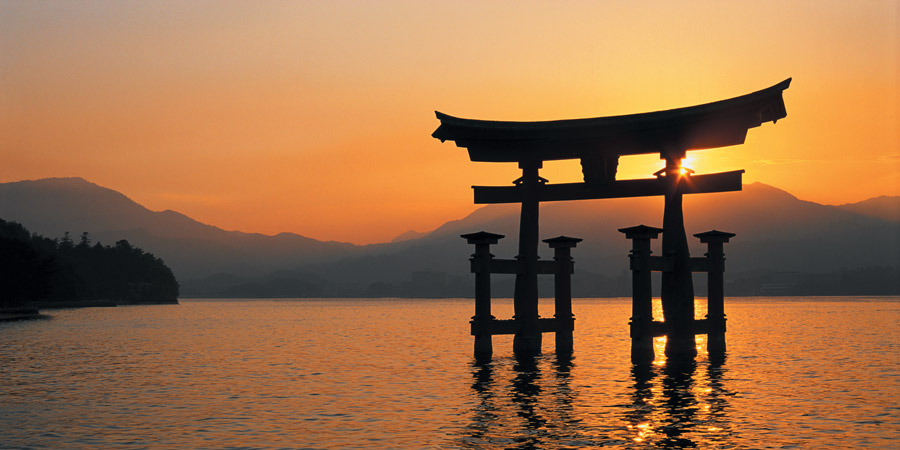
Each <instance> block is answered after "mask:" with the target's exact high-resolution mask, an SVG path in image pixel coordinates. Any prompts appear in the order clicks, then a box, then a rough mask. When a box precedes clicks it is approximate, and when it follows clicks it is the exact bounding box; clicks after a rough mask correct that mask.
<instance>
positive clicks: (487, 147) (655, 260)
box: [432, 78, 791, 363]
mask: <svg viewBox="0 0 900 450" xmlns="http://www.w3.org/2000/svg"><path fill="white" fill-rule="evenodd" d="M790 83H791V79H790V78H788V79H787V80H784V81H782V82H781V83H778V84H776V85H774V86H771V87H769V88H766V89H763V90H760V91H757V92H753V93H751V94H747V95H743V96H739V97H734V98H731V99H727V100H721V101H717V102H713V103H707V104H702V105H696V106H690V107H685V108H678V109H672V110H666V111H656V112H649V113H642V114H631V115H624V116H610V117H598V118H590V119H575V120H556V121H545V122H500V121H487V120H472V119H462V118H457V117H453V116H449V115H447V114H443V113H440V112H437V111H435V114H436V116H437V118H438V120H440V122H441V125H440V126H439V127H438V128H437V130H435V131H434V133H433V134H432V136H433V137H435V138H437V139H440V140H441V142H444V141H448V140H450V141H455V142H456V145H457V146H458V147H463V148H466V149H468V152H469V158H470V160H472V161H482V162H498V163H513V162H515V163H518V165H519V168H521V169H522V176H521V177H520V178H519V179H517V180H515V181H514V182H513V184H514V185H513V186H473V189H474V191H475V203H476V204H491V203H521V219H520V224H519V254H518V256H517V257H516V259H515V260H497V259H493V257H492V255H490V252H489V251H488V249H489V245H490V244H495V243H496V242H497V240H498V239H500V238H502V237H503V236H500V235H494V234H491V233H484V232H482V233H473V234H468V235H464V236H463V237H464V238H466V239H467V240H468V241H469V243H471V244H475V245H476V254H475V255H473V258H472V262H473V267H472V271H473V272H475V273H476V274H480V275H479V276H480V277H481V278H479V277H476V315H475V317H473V320H472V334H473V335H475V353H476V355H478V354H481V355H490V353H491V351H492V348H491V335H493V334H515V338H514V340H513V351H514V352H515V353H516V354H536V353H540V350H541V333H542V332H547V331H550V332H556V334H557V351H567V350H570V349H571V330H572V320H573V318H572V316H571V297H570V296H571V294H570V293H569V294H568V295H569V299H568V300H567V299H565V298H562V299H561V298H560V296H562V297H565V296H566V292H563V293H562V294H560V287H559V283H560V282H561V280H560V275H565V279H566V280H568V276H569V274H571V272H572V268H571V258H570V257H569V256H568V249H569V248H571V247H574V246H575V244H576V243H577V242H578V241H580V239H574V238H566V237H564V236H561V237H560V238H556V239H555V240H548V243H550V245H551V247H554V246H555V248H557V258H556V261H555V262H552V263H549V264H542V263H543V262H541V261H538V239H539V231H538V208H539V204H540V202H544V201H562V200H586V199H604V198H623V197H641V196H653V195H662V196H665V207H664V211H663V224H662V225H663V226H662V229H659V228H652V227H646V226H638V227H630V228H623V229H621V230H620V231H622V232H623V233H625V234H626V237H627V238H628V239H633V240H634V250H633V251H632V255H631V258H632V262H631V268H632V271H633V277H634V283H633V285H634V292H633V302H634V305H633V315H632V320H631V337H632V360H633V361H634V362H636V363H639V362H648V359H649V361H652V360H653V348H652V338H653V336H661V335H665V336H667V341H666V356H667V357H668V358H670V359H693V358H694V356H696V344H695V341H694V336H695V334H696V333H697V332H706V333H709V335H710V338H711V339H710V346H711V347H710V348H711V349H712V347H713V346H716V347H718V348H720V349H721V350H724V342H725V341H724V332H725V317H724V311H723V310H722V308H721V305H719V304H715V305H713V304H711V305H710V307H709V310H710V313H711V315H709V316H708V319H707V320H708V321H705V322H701V321H695V320H694V289H693V281H692V279H691V272H692V270H693V271H709V272H710V274H711V276H710V286H711V288H712V289H714V290H716V291H719V292H718V294H717V293H710V295H709V298H710V301H711V302H713V300H714V299H716V300H717V301H719V302H720V300H719V299H720V298H721V289H722V288H721V271H723V270H724V265H723V261H724V258H723V257H722V251H721V249H722V243H724V242H727V241H728V239H729V238H730V237H733V236H734V235H733V234H731V233H722V232H718V231H715V230H713V231H711V232H707V233H700V234H698V235H697V237H699V238H700V239H701V242H704V243H708V244H709V245H710V253H708V254H707V259H706V260H703V261H701V260H702V259H703V258H691V257H690V254H689V252H688V243H687V237H686V234H685V229H684V216H683V212H682V196H683V195H684V194H698V193H710V192H726V191H739V190H741V181H742V174H743V172H744V171H743V170H737V171H732V172H722V173H713V174H707V175H694V174H692V173H691V172H690V171H687V170H686V169H685V170H683V169H682V167H681V162H682V160H683V159H684V157H685V155H686V152H687V151H689V150H700V149H709V148H717V147H725V146H731V145H738V144H743V143H744V140H745V138H746V136H747V131H748V130H749V129H750V128H755V127H758V126H760V125H762V124H763V123H765V122H773V123H774V122H776V121H778V120H779V119H781V118H784V117H786V116H787V111H786V110H785V105H784V99H783V97H782V94H783V91H784V90H785V89H787V88H788V87H789V86H790ZM652 153H658V154H659V155H660V159H663V160H665V162H666V165H665V168H663V169H662V170H660V171H658V172H657V173H656V174H655V175H656V178H653V179H636V180H617V179H616V169H617V166H618V160H619V157H620V156H625V155H638V154H652ZM565 159H580V160H581V167H582V172H583V174H584V182H582V183H564V184H548V182H547V180H546V179H544V178H541V177H540V175H539V174H538V171H539V169H540V168H541V167H542V165H543V161H551V160H565ZM660 232H661V233H662V236H663V237H662V253H663V256H662V257H650V256H649V253H650V251H649V248H650V247H649V241H650V239H652V238H655V237H656V236H657V235H658V234H659V233H660ZM644 244H646V245H644ZM560 248H565V249H566V252H565V254H563V255H561V256H560V253H559V249H560ZM651 270H658V271H661V272H662V287H661V292H660V297H661V298H662V306H663V316H664V320H665V322H653V321H652V316H651V315H650V298H651V296H650V285H649V283H650V281H649V280H650V277H649V272H650V271H651ZM490 273H515V274H516V284H515V298H514V307H515V317H514V319H513V320H511V321H501V320H496V319H494V318H493V316H491V315H490V280H489V276H490ZM539 273H555V274H556V275H557V302H556V304H557V314H556V318H555V319H541V318H539V316H538V289H537V285H538V283H537V275H538V274H539ZM479 280H480V282H479ZM562 282H563V283H566V284H567V283H568V282H567V281H565V280H563V281H562ZM479 283H480V284H479ZM715 283H718V286H714V284H715ZM567 289H568V287H567V286H566V287H564V289H563V291H566V290H567ZM567 301H568V314H565V313H563V314H562V315H561V314H560V308H561V307H562V308H563V309H565V308H566V302H567ZM485 302H486V305H485ZM719 313H721V314H720V315H721V317H718V315H719ZM561 336H562V339H561ZM566 336H568V338H566ZM566 339H568V342H566Z"/></svg>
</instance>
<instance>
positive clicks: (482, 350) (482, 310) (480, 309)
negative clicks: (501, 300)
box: [461, 231, 504, 358]
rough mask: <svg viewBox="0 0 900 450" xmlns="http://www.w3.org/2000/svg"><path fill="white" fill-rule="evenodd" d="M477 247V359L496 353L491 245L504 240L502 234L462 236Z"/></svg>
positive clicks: (474, 263) (474, 259)
mask: <svg viewBox="0 0 900 450" xmlns="http://www.w3.org/2000/svg"><path fill="white" fill-rule="evenodd" d="M461 237H462V238H463V239H465V240H466V241H468V243H469V244H473V245H475V253H474V254H472V257H471V258H470V259H469V261H471V262H472V272H474V273H475V315H474V316H473V317H472V321H471V324H472V334H473V335H474V336H475V357H476V358H477V357H490V356H491V354H492V353H493V351H494V348H493V344H492V342H491V321H492V320H493V319H494V316H493V315H491V259H492V258H493V257H494V255H492V254H491V245H494V244H496V243H497V242H498V241H499V240H500V239H503V237H504V236H503V235H502V234H494V233H488V232H485V231H479V232H478V233H470V234H464V235H462V236H461Z"/></svg>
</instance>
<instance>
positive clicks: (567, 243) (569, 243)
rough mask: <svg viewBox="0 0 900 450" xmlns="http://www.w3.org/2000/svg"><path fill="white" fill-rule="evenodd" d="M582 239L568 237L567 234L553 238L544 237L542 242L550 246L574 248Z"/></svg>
mask: <svg viewBox="0 0 900 450" xmlns="http://www.w3.org/2000/svg"><path fill="white" fill-rule="evenodd" d="M583 240H584V239H579V238H574V237H568V236H558V237H555V238H550V239H544V242H546V243H547V244H550V248H574V247H575V246H576V245H578V243H579V242H581V241H583Z"/></svg>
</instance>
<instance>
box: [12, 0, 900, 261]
mask: <svg viewBox="0 0 900 450" xmlns="http://www.w3.org/2000/svg"><path fill="white" fill-rule="evenodd" d="M788 77H793V79H794V81H793V83H792V84H791V87H790V88H789V89H788V90H787V91H785V95H784V98H785V104H786V106H787V111H788V116H787V118H785V119H784V120H783V121H779V122H778V123H777V124H775V125H773V124H771V123H768V124H765V125H763V126H762V127H759V128H755V129H751V130H750V133H749V135H748V138H747V142H746V143H745V144H744V145H741V146H735V147H729V148H721V149H715V150H707V151H697V152H691V153H690V161H688V163H687V165H688V166H689V167H692V168H693V169H695V170H696V171H697V173H708V172H717V171H725V170H734V169H746V171H747V172H746V174H745V175H744V182H745V183H751V182H755V181H760V182H763V183H767V184H771V185H774V186H776V187H779V188H782V189H785V190H787V191H789V192H791V193H792V194H794V195H796V196H798V197H799V198H801V199H804V200H811V201H815V202H819V203H825V204H841V203H848V202H856V201H860V200H864V199H867V198H870V197H876V196H879V195H900V2H898V1H890V0H889V1H789V2H784V1H754V2H721V1H708V2H699V1H694V2H672V1H641V2H624V1H622V2H619V1H583V2H580V1H579V2H523V1H509V2H496V1H488V2H463V1H446V2H443V1H442V2H432V1H408V2H397V1H355V2H345V1H322V2H312V1H310V2H249V1H240V2H237V1H173V2H168V1H149V2H147V1H142V2H133V1H73V2H69V1H14V0H0V83H2V90H0V182H9V181H18V180H23V179H37V178H46V177H62V176H79V177H83V178H85V179H87V180H89V181H92V182H94V183H97V184H100V185H102V186H106V187H109V188H112V189H116V190H118V191H120V192H122V193H124V194H126V195H128V196H129V197H131V198H132V199H134V200H135V201H137V202H139V203H141V204H143V205H145V206H147V207H148V208H150V209H153V210H163V209H173V210H176V211H179V212H182V213H184V214H187V215H188V216H191V217H193V218H195V219H197V220H200V221H202V222H205V223H209V224H212V225H216V226H219V227H222V228H226V229H237V230H242V231H248V232H262V233H267V234H274V233H278V232H282V231H290V232H295V233H299V234H302V235H305V236H309V237H314V238H317V239H323V240H341V241H348V242H354V243H370V242H381V241H387V240H390V239H391V238H393V237H394V236H396V235H398V234H400V233H402V232H404V231H406V230H409V229H414V230H419V231H427V230H430V229H433V228H435V227H437V226H439V225H440V224H442V223H444V222H446V221H448V220H452V219H458V218H461V217H462V216H464V215H465V214H467V213H469V212H471V211H472V210H474V209H475V208H476V206H475V205H473V204H472V192H471V189H470V186H471V185H473V184H478V185H506V184H509V183H510V182H511V181H512V180H513V179H515V178H517V177H518V176H519V172H518V170H517V169H516V167H515V165H514V164H509V165H507V164H488V163H471V162H469V160H468V157H467V154H466V151H465V150H464V149H460V148H457V147H456V146H455V145H454V144H453V143H445V144H441V143H440V142H439V141H437V140H435V139H433V138H431V133H432V132H433V131H434V129H435V128H436V127H437V126H438V121H437V120H436V119H435V117H434V112H433V111H434V110H439V111H441V112H445V113H448V114H451V115H456V116H461V117H468V118H478V119H490V120H553V119H567V118H580V117H596V116H607V115H618V114H630V113H638V112H646V111H655V110H662V109H670V108H676V107H682V106H690V105H694V104H699V103H705V102H710V101H715V100H720V99H724V98H730V97H734V96H738V95H743V94H746V93H749V92H752V91H756V90H759V89H762V88H765V87H768V86H771V85H773V84H775V83H777V82H779V81H782V80H784V79H786V78H788ZM661 166H662V164H661V161H659V160H658V157H653V156H642V157H629V158H623V159H622V161H621V164H620V170H619V175H618V176H619V178H636V177H649V176H650V175H651V174H652V173H653V172H654V171H656V170H657V169H659V168H660V167H661ZM541 175H542V176H544V177H545V178H548V179H549V180H550V181H551V182H565V181H577V180H579V179H580V176H581V173H580V166H579V164H578V162H577V161H571V162H561V163H549V164H546V165H545V168H544V169H543V170H542V172H541Z"/></svg>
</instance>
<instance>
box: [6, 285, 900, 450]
mask: <svg viewBox="0 0 900 450" xmlns="http://www.w3.org/2000/svg"><path fill="white" fill-rule="evenodd" d="M545 303H551V304H552V302H545ZM698 306H699V308H698V315H702V314H703V313H705V311H704V310H703V308H702V306H703V302H698ZM551 308H552V306H551ZM472 309H473V305H472V301H471V300H464V299H456V300H392V299H384V300H349V299H347V300H345V299H327V300H284V301H211V300H202V301H199V300H198V301H190V300H187V301H182V304H181V305H177V306H174V305H173V306H147V307H144V306H136V307H118V308H91V309H78V310H59V311H54V312H52V313H51V314H52V315H53V319H51V320H48V321H32V322H19V323H3V324H0V339H2V343H3V345H2V346H0V429H2V430H3V433H2V434H3V437H2V440H0V447H2V448H54V449H56V448H322V449H334V448H472V449H482V448H483V449H494V448H496V449H500V448H580V447H590V446H604V447H609V448H645V447H663V448H672V447H675V448H678V447H681V448H684V447H697V448H748V449H749V448H861V447H863V448H895V447H896V445H897V442H898V439H900V402H898V400H897V398H898V397H900V359H898V358H897V354H898V353H900V328H898V327H897V323H900V298H897V297H885V298H837V297H832V298H751V299H740V298H739V299H726V313H727V315H728V320H729V322H728V326H729V329H728V334H727V339H728V355H727V358H726V360H725V361H724V363H723V364H721V365H717V364H713V363H710V362H709V361H708V360H707V359H706V356H705V348H704V343H703V340H702V339H699V340H698V344H699V346H700V347H701V348H700V350H701V355H700V357H699V358H698V360H697V362H696V364H695V365H692V366H688V367H682V368H678V369H675V368H672V367H667V366H666V365H665V364H664V361H662V360H660V359H659V358H658V360H657V361H656V363H655V364H654V365H653V367H652V368H649V369H646V370H636V369H634V368H633V367H632V365H631V364H630V362H629V339H628V327H627V322H628V317H629V315H630V299H613V300H604V299H576V300H575V303H574V310H575V315H576V331H575V353H574V358H573V359H572V360H571V361H565V360H562V361H560V360H559V359H557V357H556V355H555V354H554V353H553V348H552V347H553V338H552V335H550V334H547V335H545V337H544V356H541V357H538V358H535V359H534V360H524V361H516V360H514V359H513V358H512V356H511V349H512V343H511V338H509V337H495V339H494V349H495V356H494V359H493V361H492V362H491V363H490V364H486V365H479V364H476V363H475V362H474V361H473V359H472V356H471V352H472V339H471V337H470V336H469V335H468V329H469V328H468V319H469V317H470V316H471V315H472ZM494 314H495V315H496V316H497V317H508V316H511V314H512V305H511V302H510V301H509V300H499V301H495V308H494ZM542 315H544V316H549V315H552V311H549V310H542ZM659 343H660V344H661V342H659ZM660 348H661V347H660ZM658 353H661V352H658Z"/></svg>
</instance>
